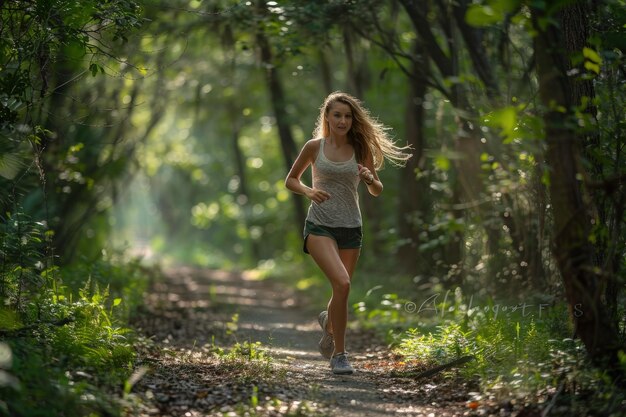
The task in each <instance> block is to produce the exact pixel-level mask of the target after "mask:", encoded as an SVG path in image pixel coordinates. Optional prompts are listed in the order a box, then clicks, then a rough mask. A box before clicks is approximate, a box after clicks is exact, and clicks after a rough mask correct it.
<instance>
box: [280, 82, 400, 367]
mask: <svg viewBox="0 0 626 417" xmlns="http://www.w3.org/2000/svg"><path fill="white" fill-rule="evenodd" d="M387 130H388V129H387V128H386V127H385V126H384V125H382V124H380V123H379V122H378V121H376V120H375V119H373V118H372V117H371V116H370V114H369V112H368V111H367V110H366V109H365V108H364V107H363V106H362V105H361V102H360V101H359V100H358V99H356V98H354V97H352V96H351V95H349V94H346V93H343V92H334V93H332V94H330V95H329V96H328V97H326V100H324V103H323V104H322V106H321V107H320V114H319V117H318V120H317V125H316V128H315V131H314V134H313V137H314V139H311V140H309V141H308V142H307V143H306V144H305V145H304V147H303V148H302V151H301V152H300V155H298V158H297V159H296V161H295V162H294V164H293V166H292V167H291V170H290V171H289V174H288V175H287V179H286V180H285V186H286V187H287V188H288V189H289V190H291V191H293V192H294V193H297V194H302V195H304V196H306V197H307V198H308V199H309V200H311V205H310V207H309V211H308V215H307V218H306V223H305V225H304V252H306V253H308V254H310V255H311V256H312V258H313V260H314V261H315V263H316V264H317V265H318V266H319V268H320V269H321V271H322V272H323V273H324V275H326V277H327V278H328V280H329V282H330V284H331V287H332V296H331V298H330V301H329V302H328V307H327V310H324V311H322V312H321V313H320V315H319V317H318V321H319V323H320V326H321V327H322V332H323V335H322V339H321V340H320V342H319V350H320V353H321V354H322V356H324V357H325V358H327V359H330V367H331V369H332V371H333V373H335V374H352V373H353V372H354V369H353V368H352V366H351V365H350V362H349V361H348V356H347V353H346V349H345V333H346V325H347V319H348V295H349V293H350V283H351V280H352V275H353V273H354V269H355V267H356V263H357V260H358V258H359V254H360V252H361V242H362V232H361V224H362V222H361V211H360V208H359V201H358V193H357V187H358V185H359V183H360V182H363V183H364V184H365V186H366V187H367V190H368V191H369V193H370V194H371V195H373V196H378V195H380V193H381V192H382V191H383V183H382V182H381V181H380V179H379V178H378V174H377V170H379V169H381V168H382V167H383V164H384V161H385V159H388V160H389V161H391V162H393V163H395V164H397V165H403V164H404V163H405V162H406V160H407V159H409V158H410V157H411V154H409V153H407V152H406V151H407V150H408V148H406V147H405V148H400V147H397V146H395V145H394V143H393V142H392V140H391V139H390V137H389V136H388V134H387ZM309 166H312V169H313V184H312V185H311V187H309V186H307V185H305V184H303V183H302V181H301V176H302V173H303V172H304V171H305V170H306V169H307V168H308V167H309Z"/></svg>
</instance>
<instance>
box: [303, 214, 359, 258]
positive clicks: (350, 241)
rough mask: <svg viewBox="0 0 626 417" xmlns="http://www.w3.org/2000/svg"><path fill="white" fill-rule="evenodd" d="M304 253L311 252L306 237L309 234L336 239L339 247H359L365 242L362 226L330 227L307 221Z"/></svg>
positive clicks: (305, 224) (304, 233)
mask: <svg viewBox="0 0 626 417" xmlns="http://www.w3.org/2000/svg"><path fill="white" fill-rule="evenodd" d="M303 235H304V247H303V249H304V253H309V251H308V250H307V249H306V239H307V237H309V235H316V236H328V237H330V238H332V239H335V242H337V247H338V248H339V249H359V248H360V247H361V246H362V242H363V232H362V231H361V227H360V226H359V227H328V226H320V225H318V224H315V223H312V222H310V221H308V220H307V221H306V222H305V223H304V232H303Z"/></svg>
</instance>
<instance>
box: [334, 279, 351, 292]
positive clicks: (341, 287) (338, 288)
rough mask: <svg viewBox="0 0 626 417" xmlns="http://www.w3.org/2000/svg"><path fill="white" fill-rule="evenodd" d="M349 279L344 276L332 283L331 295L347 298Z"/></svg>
mask: <svg viewBox="0 0 626 417" xmlns="http://www.w3.org/2000/svg"><path fill="white" fill-rule="evenodd" d="M350 286H351V284H350V277H349V276H347V275H346V276H345V277H342V278H341V279H337V280H334V281H333V293H335V294H337V295H344V296H347V295H348V294H349V293H350Z"/></svg>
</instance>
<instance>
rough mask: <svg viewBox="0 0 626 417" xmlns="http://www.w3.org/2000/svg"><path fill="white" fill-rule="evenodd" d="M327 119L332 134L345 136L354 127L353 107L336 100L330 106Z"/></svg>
mask: <svg viewBox="0 0 626 417" xmlns="http://www.w3.org/2000/svg"><path fill="white" fill-rule="evenodd" d="M326 120H327V121H328V128H329V130H330V134H331V135H332V136H345V135H347V134H348V131H349V130H350V128H351V127H352V109H351V108H350V106H348V105H347V104H345V103H342V102H340V101H335V102H334V103H332V104H331V105H330V106H329V107H328V112H327V114H326Z"/></svg>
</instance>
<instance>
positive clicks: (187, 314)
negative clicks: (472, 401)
mask: <svg viewBox="0 0 626 417" xmlns="http://www.w3.org/2000/svg"><path fill="white" fill-rule="evenodd" d="M234 314H237V315H238V319H237V320H233V315H234ZM135 327H137V328H138V329H139V330H140V331H141V332H143V333H144V334H145V335H147V336H150V337H151V338H152V339H153V340H154V341H155V344H156V345H157V346H158V347H159V349H158V352H154V351H152V353H146V354H145V358H144V364H147V365H149V366H150V368H151V369H152V371H150V372H148V373H147V374H146V376H144V378H142V380H141V381H140V382H139V383H138V384H137V385H136V387H135V389H134V392H136V393H138V395H139V396H141V397H142V399H143V401H144V402H146V403H147V404H148V407H144V408H143V409H142V411H141V413H138V414H141V415H159V416H161V415H162V416H166V415H167V416H206V415H228V412H230V413H231V415H239V414H240V413H243V411H241V410H237V409H236V407H235V408H233V405H234V404H236V403H237V402H241V403H245V404H249V403H251V400H250V398H251V397H252V396H257V397H258V403H255V404H265V406H264V408H263V407H257V411H256V412H257V415H330V416H348V417H350V416H392V415H394V416H395V415H401V416H424V417H426V416H429V417H430V416H433V417H434V416H461V415H468V414H467V408H464V399H465V396H464V394H460V395H459V396H458V398H452V399H448V401H447V403H446V404H441V403H438V402H437V400H433V395H432V392H430V391H433V389H434V388H436V386H434V385H430V384H428V383H420V384H415V382H414V381H407V380H402V379H398V378H390V377H389V376H388V370H385V369H384V367H383V366H381V362H385V361H384V360H381V358H385V357H386V355H389V354H388V353H387V352H386V351H385V349H384V348H383V347H381V346H380V345H377V343H376V340H373V339H370V340H369V341H367V342H365V343H363V342H361V343H360V344H362V345H363V346H359V351H356V352H355V351H354V350H353V351H352V352H353V354H352V355H351V361H352V364H353V366H354V367H355V369H356V372H355V374H354V375H351V376H336V375H333V374H332V372H331V371H330V368H329V365H328V361H327V360H325V359H323V358H322V357H321V356H320V354H319V353H318V351H317V342H318V340H319V338H320V329H319V325H318V324H317V314H316V313H314V312H310V309H307V308H306V307H305V306H304V305H303V303H302V301H301V300H299V299H298V298H297V297H296V295H295V294H294V293H293V292H290V291H289V290H287V289H285V288H283V287H282V286H280V285H279V284H277V283H275V282H271V281H258V280H255V279H253V278H252V277H250V276H248V275H246V274H236V273H228V272H224V271H212V270H200V269H192V268H184V267H178V268H175V269H171V270H169V271H167V273H166V279H165V280H164V281H163V282H159V283H157V284H156V285H155V288H154V289H153V291H152V292H151V293H150V294H149V295H148V296H147V297H146V308H145V311H144V312H143V313H142V314H141V315H140V317H139V318H138V320H137V322H136V323H135ZM228 332H231V333H232V336H231V337H232V338H233V339H235V340H236V341H239V342H244V341H251V342H256V341H259V342H261V343H262V344H263V346H270V355H271V356H272V358H273V361H272V371H271V374H268V375H266V378H259V377H257V376H255V375H254V374H253V375H251V376H250V377H249V378H248V379H245V380H246V381H247V384H242V383H235V382H233V379H234V378H232V377H231V374H230V372H229V369H227V368H224V366H223V365H220V364H219V363H216V361H215V359H212V358H214V355H212V354H211V349H214V348H215V346H216V345H219V344H220V340H219V338H220V336H219V335H223V334H225V333H228ZM216 335H217V336H216ZM355 336H356V335H355ZM216 337H217V339H216ZM348 337H349V339H348V340H350V337H351V336H350V335H349V336H348ZM357 339H360V340H361V341H362V340H363V339H367V338H366V337H365V338H364V337H363V336H362V335H361V337H360V338H358V337H357ZM232 341H233V340H231V341H230V343H231V344H232ZM147 352H149V351H147ZM232 371H233V372H235V371H236V372H241V370H240V369H233V370H232ZM240 376H241V375H240ZM267 379H269V380H267ZM240 380H241V378H240ZM255 390H256V391H255ZM277 400H278V401H277ZM267 404H270V405H267ZM235 412H236V414H234V413H235ZM136 413H137V412H136Z"/></svg>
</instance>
